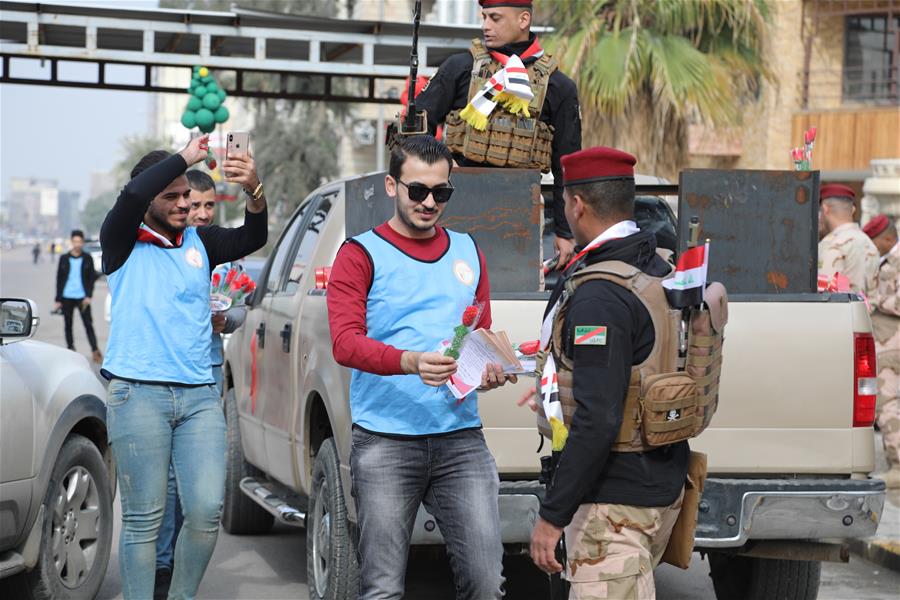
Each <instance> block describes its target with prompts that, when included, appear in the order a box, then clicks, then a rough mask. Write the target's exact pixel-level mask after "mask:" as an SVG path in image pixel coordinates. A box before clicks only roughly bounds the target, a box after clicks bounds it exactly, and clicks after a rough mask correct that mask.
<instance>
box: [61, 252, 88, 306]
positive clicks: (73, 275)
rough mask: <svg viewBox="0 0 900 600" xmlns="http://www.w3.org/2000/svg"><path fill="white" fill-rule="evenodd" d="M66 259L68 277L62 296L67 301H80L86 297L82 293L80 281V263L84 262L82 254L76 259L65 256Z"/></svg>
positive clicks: (82, 284) (82, 285) (82, 288)
mask: <svg viewBox="0 0 900 600" xmlns="http://www.w3.org/2000/svg"><path fill="white" fill-rule="evenodd" d="M66 258H68V259H69V277H68V278H67V279H66V285H65V287H64V288H63V293H62V296H63V298H68V299H69V300H81V299H82V298H84V297H85V296H86V295H87V294H85V293H84V283H83V282H82V281H81V263H82V262H84V254H82V255H81V256H79V257H78V258H75V257H74V256H69V255H66Z"/></svg>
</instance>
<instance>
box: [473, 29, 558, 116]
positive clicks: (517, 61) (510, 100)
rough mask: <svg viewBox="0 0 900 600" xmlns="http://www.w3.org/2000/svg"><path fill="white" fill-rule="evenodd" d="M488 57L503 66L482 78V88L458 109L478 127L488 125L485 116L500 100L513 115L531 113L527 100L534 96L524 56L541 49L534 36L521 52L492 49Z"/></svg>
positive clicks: (539, 52)
mask: <svg viewBox="0 0 900 600" xmlns="http://www.w3.org/2000/svg"><path fill="white" fill-rule="evenodd" d="M490 52H491V57H492V58H493V59H494V60H496V61H497V62H499V63H500V64H501V65H503V68H502V69H500V70H499V71H497V72H496V73H494V75H493V76H492V77H491V78H490V79H488V80H487V82H485V84H484V86H482V88H481V90H480V91H479V92H478V93H477V94H475V96H474V97H473V98H472V99H471V100H470V101H469V103H468V104H467V105H466V107H465V108H464V109H462V111H461V112H460V113H459V116H460V117H462V119H463V120H465V121H466V122H467V123H468V124H469V125H471V126H472V127H474V128H475V129H477V130H479V131H484V130H485V129H487V124H488V117H489V116H490V114H491V113H492V112H493V111H494V109H495V108H496V107H497V104H502V105H503V107H504V108H506V110H508V111H509V112H511V113H512V114H514V115H518V114H523V115H525V116H526V117H530V116H531V115H530V114H529V112H528V104H529V103H530V102H531V100H532V99H533V98H534V92H533V91H532V90H531V82H530V81H529V79H528V69H526V68H525V64H524V62H523V61H524V60H526V59H528V58H540V57H541V56H543V55H544V49H543V48H541V45H540V44H539V43H538V40H537V38H534V41H533V42H532V43H531V45H530V46H529V47H528V49H527V50H525V52H523V53H522V55H521V56H517V55H515V54H512V55H510V56H507V55H505V54H503V53H501V52H497V51H496V50H491V51H490Z"/></svg>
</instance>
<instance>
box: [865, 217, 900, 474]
mask: <svg viewBox="0 0 900 600" xmlns="http://www.w3.org/2000/svg"><path fill="white" fill-rule="evenodd" d="M863 231H864V232H865V233H866V235H868V236H869V237H870V238H871V239H872V243H874V244H875V247H876V248H877V249H878V253H879V254H880V255H881V259H880V263H879V267H878V286H877V288H876V290H875V294H874V297H873V298H872V303H873V305H874V307H875V310H874V311H873V312H872V315H871V317H872V332H873V334H874V336H875V351H876V352H877V358H876V361H875V362H876V364H877V365H878V402H877V410H878V417H877V420H876V423H878V428H879V429H880V430H881V440H882V443H883V444H884V458H885V459H886V460H887V463H888V470H887V473H885V474H884V475H878V477H881V478H883V479H884V480H885V483H886V484H887V487H889V488H900V242H898V241H897V225H896V224H895V223H892V222H891V220H890V219H888V218H887V216H885V215H878V216H876V217H875V218H873V219H872V220H871V221H869V222H868V223H866V226H865V227H864V228H863Z"/></svg>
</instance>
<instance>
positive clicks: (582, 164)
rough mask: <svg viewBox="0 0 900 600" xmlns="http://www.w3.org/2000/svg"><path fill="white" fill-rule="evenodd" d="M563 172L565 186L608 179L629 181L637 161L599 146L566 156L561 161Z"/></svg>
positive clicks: (628, 155) (611, 149) (613, 149)
mask: <svg viewBox="0 0 900 600" xmlns="http://www.w3.org/2000/svg"><path fill="white" fill-rule="evenodd" d="M560 160H561V162H562V170H563V185H581V184H584V183H593V182H594V181H603V180H606V179H627V178H633V177H634V165H635V163H636V162H637V159H636V158H635V157H633V156H632V155H630V154H628V153H627V152H622V151H621V150H616V149H615V148H607V147H605V146H597V147H595V148H587V149H586V150H579V151H578V152H573V153H572V154H566V155H565V156H563V157H562V159H560Z"/></svg>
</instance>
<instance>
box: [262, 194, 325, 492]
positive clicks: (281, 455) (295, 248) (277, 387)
mask: <svg viewBox="0 0 900 600" xmlns="http://www.w3.org/2000/svg"><path fill="white" fill-rule="evenodd" d="M331 206H332V198H331V197H330V196H325V195H317V196H314V197H313V198H311V199H310V200H309V201H307V202H306V203H305V204H304V205H303V206H302V207H301V209H300V214H301V217H300V219H301V223H300V225H299V227H298V228H297V231H296V234H295V235H294V236H293V242H292V244H291V246H290V250H289V251H288V252H287V254H286V259H285V261H284V268H283V275H282V277H281V281H280V282H279V285H278V289H277V290H276V291H274V292H273V293H272V295H271V300H270V303H269V306H268V308H267V315H266V320H267V324H266V328H267V330H268V332H269V333H267V340H266V347H265V348H264V350H263V353H262V360H263V361H264V362H265V366H264V370H263V372H264V376H263V377H264V382H263V386H264V387H263V388H262V389H264V390H266V395H267V399H266V402H265V404H264V405H263V406H262V420H263V424H262V426H263V436H264V438H265V446H266V455H267V457H268V467H269V469H268V471H269V474H270V475H271V476H272V477H274V478H275V479H277V480H279V481H281V482H283V483H286V484H289V485H295V484H296V481H294V474H295V473H296V465H295V464H294V460H295V454H294V453H293V452H292V450H291V449H292V447H293V441H294V439H293V433H292V432H293V427H292V423H293V421H294V410H296V407H297V405H298V404H302V400H303V398H301V396H302V393H303V392H302V390H300V389H299V387H300V386H299V385H298V383H299V381H300V377H299V372H300V356H299V355H300V353H299V352H298V347H299V337H300V336H299V331H298V329H297V327H298V323H299V322H300V312H301V311H302V310H303V305H302V300H303V298H304V297H305V296H306V289H307V288H308V287H309V286H310V285H313V284H312V281H313V279H314V278H313V277H312V276H310V277H306V274H307V271H308V270H309V269H307V266H308V262H309V260H310V259H311V256H312V252H313V251H314V249H315V247H316V244H317V243H318V240H319V234H320V233H321V228H322V225H323V223H324V222H325V219H326V218H327V216H328V213H329V211H330V210H331Z"/></svg>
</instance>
